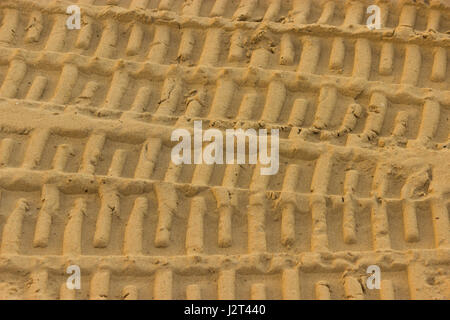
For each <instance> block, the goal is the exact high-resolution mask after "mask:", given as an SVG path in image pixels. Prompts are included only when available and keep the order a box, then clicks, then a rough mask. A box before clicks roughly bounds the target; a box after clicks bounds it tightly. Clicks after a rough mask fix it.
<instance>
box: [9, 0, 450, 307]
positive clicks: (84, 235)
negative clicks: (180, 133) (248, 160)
mask: <svg viewBox="0 0 450 320" xmlns="http://www.w3.org/2000/svg"><path fill="white" fill-rule="evenodd" d="M74 3H76V4H77V5H79V6H80V7H81V11H82V26H81V30H68V29H67V28H66V27H65V22H66V19H67V17H68V15H67V14H66V13H65V12H66V8H67V6H69V5H71V4H74ZM374 3H377V4H378V5H379V6H380V7H381V9H382V20H383V28H382V29H381V30H373V31H370V30H369V29H368V28H367V27H366V25H365V22H366V19H367V16H366V14H365V10H366V8H367V6H369V5H371V4H374ZM449 48H450V2H449V1H446V0H429V1H420V0H417V1H392V0H385V1H364V0H360V1H338V0H334V1H333V0H332V1H328V0H323V1H322V0H291V1H288V0H242V1H238V0H190V1H184V2H183V1H182V0H116V1H108V0H79V1H78V2H76V1H72V2H69V1H44V0H34V1H31V0H0V241H1V242H0V244H1V246H0V299H14V298H18V299H26V298H32V299H39V298H47V299H122V298H127V299H130V298H131V299H136V298H139V299H186V298H189V299H194V298H202V299H233V298H237V299H250V298H256V299H264V298H267V299H327V298H331V299H358V298H364V299H430V298H431V299H450V227H449V211H450V197H449V195H450V151H449V150H448V148H449V146H450V145H449V134H450V128H449V116H450V66H449V64H450V63H448V60H449V55H450V49H449ZM195 119H201V120H203V125H204V128H205V129H206V128H212V127H214V128H218V129H220V130H225V129H227V128H256V129H257V128H268V129H270V128H279V129H280V171H279V173H278V174H277V175H274V176H260V175H259V169H258V167H255V166H254V165H215V166H211V165H183V166H175V165H173V164H171V163H170V151H171V147H172V146H173V145H174V143H173V142H171V141H170V135H171V132H172V130H173V129H174V128H182V127H184V128H187V129H189V130H191V129H192V123H193V120H195ZM69 265H79V266H80V268H81V282H82V288H81V290H68V289H67V288H66V285H65V282H66V279H67V277H68V275H67V274H66V273H65V271H66V268H67V267H68V266H69ZM369 265H378V266H379V267H380V268H381V272H382V274H381V275H382V283H381V289H380V290H368V289H367V288H366V287H365V279H366V277H367V274H366V269H367V267H368V266H369Z"/></svg>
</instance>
